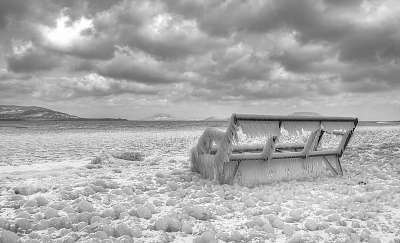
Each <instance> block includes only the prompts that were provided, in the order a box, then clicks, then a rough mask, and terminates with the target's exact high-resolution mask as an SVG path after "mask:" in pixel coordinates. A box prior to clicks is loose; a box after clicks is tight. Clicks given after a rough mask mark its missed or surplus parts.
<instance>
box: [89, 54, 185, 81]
mask: <svg viewBox="0 0 400 243" xmlns="http://www.w3.org/2000/svg"><path fill="white" fill-rule="evenodd" d="M96 70H97V72H98V73H99V74H100V75H103V76H107V77H111V78H114V79H123V80H131V81H135V82H138V83H146V84H167V83H174V82H179V81H182V80H181V75H180V74H178V73H176V72H174V71H172V70H169V69H167V68H165V67H164V66H163V63H162V62H159V61H157V60H155V59H153V58H152V57H151V56H149V55H147V54H145V53H143V52H130V53H129V54H126V53H118V54H117V55H116V56H115V58H113V59H111V60H110V61H108V62H105V63H101V64H99V65H98V66H97V68H96Z"/></svg>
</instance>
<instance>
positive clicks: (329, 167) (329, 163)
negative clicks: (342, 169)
mask: <svg viewBox="0 0 400 243" xmlns="http://www.w3.org/2000/svg"><path fill="white" fill-rule="evenodd" d="M322 158H323V159H324V161H325V163H326V165H327V166H328V169H329V170H330V171H331V172H332V174H333V175H339V173H338V172H337V171H336V169H335V167H333V166H332V164H331V162H329V160H328V159H327V158H326V157H325V156H323V157H322Z"/></svg>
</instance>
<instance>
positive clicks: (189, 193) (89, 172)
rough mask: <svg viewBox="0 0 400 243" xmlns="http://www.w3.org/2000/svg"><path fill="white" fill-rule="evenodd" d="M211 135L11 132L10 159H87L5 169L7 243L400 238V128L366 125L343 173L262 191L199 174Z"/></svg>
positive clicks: (1, 170) (0, 214) (0, 204)
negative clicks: (200, 149) (195, 155)
mask: <svg viewBox="0 0 400 243" xmlns="http://www.w3.org/2000/svg"><path fill="white" fill-rule="evenodd" d="M201 130H202V129H184V130H165V131H160V130H157V131H141V132H138V131H131V132H126V131H114V132H102V133H98V132H92V133H90V132H89V133H84V134H80V133H79V132H75V133H69V134H68V135H67V136H66V134H62V133H61V134H60V135H59V136H57V135H56V134H47V133H43V134H41V133H38V134H36V135H31V134H28V133H27V134H22V135H21V137H19V138H18V137H17V138H15V135H13V136H12V135H11V134H8V135H7V134H5V135H4V136H3V138H2V139H5V140H3V141H7V143H6V142H3V143H0V145H2V147H1V149H15V150H14V152H10V151H8V152H7V153H8V157H7V159H8V160H12V159H13V158H14V157H13V156H15V158H14V159H18V158H20V157H18V153H17V152H18V151H20V150H18V149H16V148H15V146H14V148H13V143H16V142H17V141H20V142H21V144H20V145H19V146H21V147H23V146H33V147H34V149H32V151H31V153H32V154H33V155H34V156H36V157H34V158H36V159H38V160H39V159H40V156H41V154H46V153H47V154H48V153H49V151H50V152H51V151H53V150H54V151H60V153H61V154H63V153H64V152H65V151H67V152H65V153H74V151H77V154H78V155H77V156H76V157H74V158H73V159H71V160H70V161H63V160H62V159H58V160H59V161H58V162H57V163H51V161H48V159H46V158H44V159H43V161H42V162H43V163H41V164H40V165H37V164H35V163H34V161H33V162H32V164H33V165H31V166H28V165H26V164H27V163H25V164H21V165H19V166H15V165H8V166H2V167H0V228H1V230H0V231H2V233H0V235H2V236H1V237H0V242H14V241H13V240H18V239H20V240H21V241H22V242H53V241H54V242H75V241H80V242H101V241H103V242H192V241H193V240H195V242H231V241H233V242H287V241H289V242H359V241H366V242H400V127H395V126H393V127H360V128H358V129H357V132H356V133H355V136H354V137H353V140H352V141H351V143H350V145H349V148H348V150H347V151H346V152H345V155H344V158H343V162H342V163H343V167H344V173H345V175H344V176H343V177H325V178H315V179H309V180H303V181H290V182H281V183H277V184H273V185H265V186H259V187H255V188H246V187H241V186H237V185H233V186H230V185H218V184H216V183H214V182H211V181H208V180H204V179H201V178H200V177H199V175H198V174H195V173H191V172H190V171H189V162H188V148H189V147H190V146H191V144H192V143H193V142H194V141H195V140H196V138H197V137H198V136H199V135H200V134H201ZM7 139H8V140H7ZM7 144H9V145H7ZM14 145H15V144H14ZM40 151H42V152H40ZM85 151H86V154H85ZM117 151H137V152H141V153H143V154H144V156H145V159H144V160H143V161H125V160H120V159H115V158H112V157H111V156H110V154H111V153H114V152H117ZM4 153H6V152H4V151H3V158H2V161H3V162H4V161H6V160H7V159H5V158H4ZM101 153H102V154H103V155H102V156H103V158H104V159H103V161H102V164H100V165H99V164H96V165H92V166H86V165H87V164H88V163H89V162H90V160H91V159H92V158H93V157H94V156H95V155H96V154H101ZM23 156H26V155H23ZM31 157H32V156H31ZM62 157H63V156H60V158H62ZM57 158H58V157H57ZM5 164H7V163H5ZM10 164H12V163H10ZM28 164H29V163H28ZM214 238H216V239H217V240H216V241H212V239H214ZM4 239H5V240H4ZM2 240H3V241H2Z"/></svg>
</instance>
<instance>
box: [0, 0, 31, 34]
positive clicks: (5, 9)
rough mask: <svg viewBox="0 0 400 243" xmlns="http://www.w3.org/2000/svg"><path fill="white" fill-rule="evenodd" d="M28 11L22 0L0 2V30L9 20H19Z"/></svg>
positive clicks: (3, 0) (2, 0)
mask: <svg viewBox="0 0 400 243" xmlns="http://www.w3.org/2000/svg"><path fill="white" fill-rule="evenodd" d="M28 11H29V7H28V5H27V4H26V1H24V0H15V1H6V0H1V1H0V29H2V28H5V27H6V25H7V24H8V23H9V21H10V19H11V18H20V17H22V16H23V15H24V14H26V13H27V12H28Z"/></svg>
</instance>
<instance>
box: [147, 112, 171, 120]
mask: <svg viewBox="0 0 400 243" xmlns="http://www.w3.org/2000/svg"><path fill="white" fill-rule="evenodd" d="M142 120H144V121H176V120H179V119H178V118H176V117H175V116H173V115H171V114H167V113H157V114H154V115H152V116H149V117H145V118H144V119H142Z"/></svg>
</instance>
